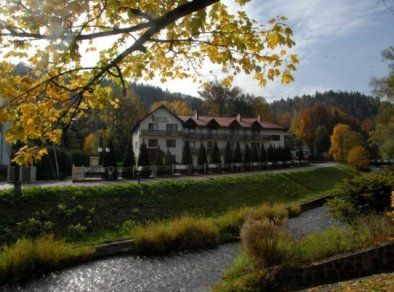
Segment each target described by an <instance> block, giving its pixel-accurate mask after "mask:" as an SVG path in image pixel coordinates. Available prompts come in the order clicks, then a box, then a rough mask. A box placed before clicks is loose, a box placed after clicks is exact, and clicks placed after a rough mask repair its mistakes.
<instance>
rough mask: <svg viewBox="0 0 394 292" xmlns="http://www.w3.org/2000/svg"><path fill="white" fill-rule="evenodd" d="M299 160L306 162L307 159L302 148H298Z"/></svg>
mask: <svg viewBox="0 0 394 292" xmlns="http://www.w3.org/2000/svg"><path fill="white" fill-rule="evenodd" d="M297 158H298V159H299V160H304V159H305V157H304V151H302V148H301V147H300V148H298V151H297Z"/></svg>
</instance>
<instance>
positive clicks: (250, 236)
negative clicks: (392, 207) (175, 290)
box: [214, 216, 394, 291]
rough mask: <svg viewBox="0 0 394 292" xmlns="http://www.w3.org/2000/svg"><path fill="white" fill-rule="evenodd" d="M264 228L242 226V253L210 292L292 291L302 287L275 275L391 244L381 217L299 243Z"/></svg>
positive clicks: (391, 231) (393, 231) (392, 232)
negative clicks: (324, 260) (294, 268)
mask: <svg viewBox="0 0 394 292" xmlns="http://www.w3.org/2000/svg"><path fill="white" fill-rule="evenodd" d="M267 225H269V223H264V222H263V223H261V222H257V224H254V223H249V224H248V223H246V225H245V226H244V227H243V230H242V233H243V235H241V236H242V247H243V253H242V255H241V256H240V257H239V258H238V259H237V260H236V262H235V263H234V265H233V266H232V267H231V268H230V269H229V270H228V271H227V272H226V273H225V275H224V280H223V281H222V282H220V283H219V284H218V285H217V286H216V287H215V289H214V291H274V290H275V291H282V290H283V291H287V290H293V289H296V288H297V285H300V284H301V285H302V283H286V282H284V281H283V279H282V281H281V279H277V278H276V275H277V272H278V271H280V270H286V269H291V268H293V267H296V266H298V265H300V264H311V263H313V262H314V261H317V260H322V259H326V258H328V257H330V256H334V255H340V254H344V253H347V252H351V251H355V250H358V249H362V248H366V247H372V246H375V245H378V244H379V243H382V242H386V241H391V240H392V239H393V236H394V225H393V224H392V221H391V219H388V218H385V217H383V216H371V217H365V218H361V219H359V220H358V221H355V222H354V224H353V225H351V226H341V227H332V228H330V229H327V230H326V231H324V232H320V233H315V234H312V235H309V236H307V237H305V238H302V239H300V240H297V239H294V238H291V237H290V236H289V235H288V234H286V233H283V231H281V230H280V227H272V226H271V227H270V226H268V227H269V228H267ZM244 228H245V229H246V230H244ZM275 228H276V229H277V230H274V229H275ZM262 230H263V231H264V232H262ZM267 232H268V233H270V235H269V236H268V237H269V238H270V239H269V240H267ZM242 233H241V234H242ZM289 285H290V286H289Z"/></svg>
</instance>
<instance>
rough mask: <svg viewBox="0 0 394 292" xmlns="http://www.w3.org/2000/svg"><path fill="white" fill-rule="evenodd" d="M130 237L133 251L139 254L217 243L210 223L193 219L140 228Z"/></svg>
mask: <svg viewBox="0 0 394 292" xmlns="http://www.w3.org/2000/svg"><path fill="white" fill-rule="evenodd" d="M131 235H132V237H133V238H134V239H135V241H134V244H133V247H134V250H135V252H137V253H140V254H164V253H168V252H170V251H174V250H186V249H197V248H203V247H212V246H215V245H217V244H218V242H219V232H218V229H217V228H216V226H215V225H214V224H213V222H212V221H209V220H207V219H203V218H193V217H181V218H179V219H177V220H174V221H171V222H162V223H152V224H148V225H146V226H140V227H137V228H135V229H134V230H133V231H132V234H131Z"/></svg>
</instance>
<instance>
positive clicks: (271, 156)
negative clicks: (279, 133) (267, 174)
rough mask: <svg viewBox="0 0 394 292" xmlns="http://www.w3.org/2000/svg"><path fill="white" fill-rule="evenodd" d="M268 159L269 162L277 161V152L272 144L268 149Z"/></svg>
mask: <svg viewBox="0 0 394 292" xmlns="http://www.w3.org/2000/svg"><path fill="white" fill-rule="evenodd" d="M267 161H268V162H274V161H275V153H274V147H273V146H272V145H270V146H269V147H268V149H267Z"/></svg>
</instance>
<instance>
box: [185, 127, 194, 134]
mask: <svg viewBox="0 0 394 292" xmlns="http://www.w3.org/2000/svg"><path fill="white" fill-rule="evenodd" d="M195 130H196V129H195V128H194V127H190V128H185V131H186V132H187V133H194V132H195Z"/></svg>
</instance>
